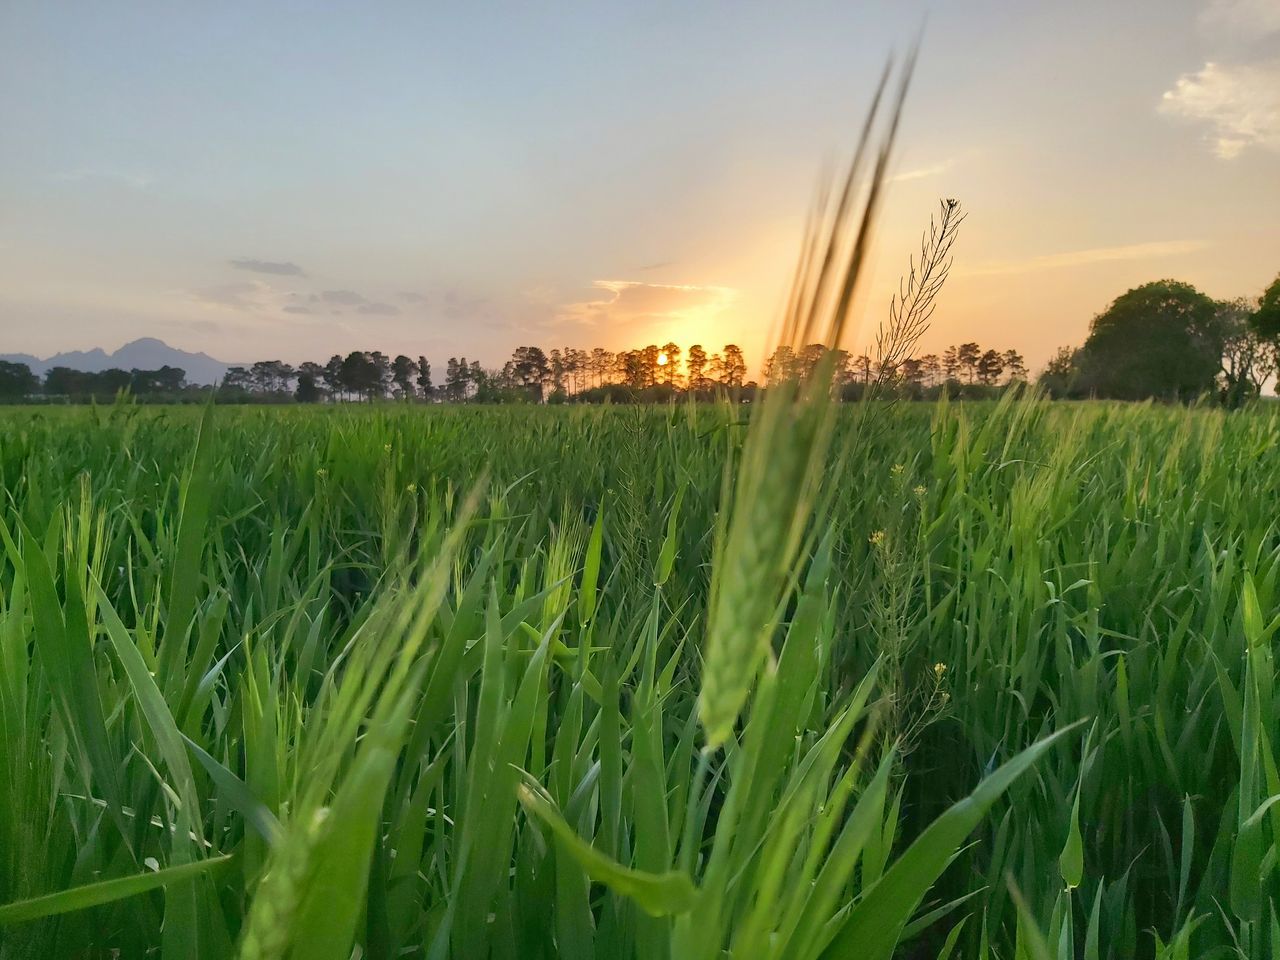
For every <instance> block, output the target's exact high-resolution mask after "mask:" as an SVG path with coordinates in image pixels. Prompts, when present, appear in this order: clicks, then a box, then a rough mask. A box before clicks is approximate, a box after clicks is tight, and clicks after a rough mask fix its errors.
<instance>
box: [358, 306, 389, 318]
mask: <svg viewBox="0 0 1280 960" xmlns="http://www.w3.org/2000/svg"><path fill="white" fill-rule="evenodd" d="M356 313H364V314H368V315H369V316H374V317H394V316H398V315H399V313H400V308H399V307H397V306H396V305H395V304H393V303H362V304H360V306H358V307H356Z"/></svg>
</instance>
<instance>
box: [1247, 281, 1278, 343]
mask: <svg viewBox="0 0 1280 960" xmlns="http://www.w3.org/2000/svg"><path fill="white" fill-rule="evenodd" d="M1250 325H1251V326H1252V327H1253V330H1254V332H1255V333H1256V334H1257V335H1258V336H1260V337H1261V338H1262V339H1263V340H1269V341H1271V342H1272V343H1274V344H1280V276H1277V277H1276V278H1275V280H1273V281H1272V282H1271V286H1269V287H1267V289H1266V290H1265V291H1264V292H1263V294H1262V297H1261V299H1260V300H1259V301H1258V309H1257V310H1255V311H1254V313H1253V318H1252V319H1251V320H1250Z"/></svg>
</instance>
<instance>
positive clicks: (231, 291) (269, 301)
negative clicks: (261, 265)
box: [190, 280, 275, 311]
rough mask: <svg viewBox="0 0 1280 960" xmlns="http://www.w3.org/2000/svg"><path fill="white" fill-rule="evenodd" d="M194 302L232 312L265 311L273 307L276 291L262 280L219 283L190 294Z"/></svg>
mask: <svg viewBox="0 0 1280 960" xmlns="http://www.w3.org/2000/svg"><path fill="white" fill-rule="evenodd" d="M190 296H191V299H192V300H195V301H196V302H197V303H202V304H204V305H205V306H211V307H227V308H230V309H232V310H254V311H256V310H264V309H269V308H271V307H273V306H274V305H275V304H274V300H275V291H274V290H273V289H272V288H271V287H270V286H269V285H268V284H266V283H263V282H262V281H261V280H241V281H237V282H236V283H219V284H215V285H214V286H211V287H201V288H200V289H198V290H192V291H191V292H190Z"/></svg>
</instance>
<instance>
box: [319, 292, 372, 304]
mask: <svg viewBox="0 0 1280 960" xmlns="http://www.w3.org/2000/svg"><path fill="white" fill-rule="evenodd" d="M312 299H313V300H316V299H318V300H319V301H320V302H322V303H327V304H329V305H331V306H334V307H359V306H362V305H363V304H366V303H368V302H369V299H368V298H367V297H365V296H363V295H361V294H359V293H356V292H355V291H354V290H324V291H322V292H321V293H318V294H315V295H313V296H312Z"/></svg>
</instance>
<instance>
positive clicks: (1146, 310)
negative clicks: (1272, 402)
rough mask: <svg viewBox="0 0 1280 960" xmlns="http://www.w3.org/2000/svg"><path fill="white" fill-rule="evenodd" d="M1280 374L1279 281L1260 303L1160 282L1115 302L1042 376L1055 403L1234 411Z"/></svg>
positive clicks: (1118, 298)
mask: <svg viewBox="0 0 1280 960" xmlns="http://www.w3.org/2000/svg"><path fill="white" fill-rule="evenodd" d="M1278 369H1280V276H1277V277H1276V279H1275V281H1274V282H1272V284H1271V285H1270V286H1269V287H1268V288H1267V289H1266V290H1265V291H1263V293H1262V295H1261V296H1259V297H1256V298H1250V297H1240V298H1237V299H1234V300H1214V299H1213V298H1211V297H1209V296H1208V295H1207V294H1205V293H1202V292H1201V291H1200V290H1197V289H1196V288H1195V287H1194V286H1192V285H1191V284H1189V283H1182V282H1180V281H1177V280H1159V281H1156V282H1154V283H1147V284H1143V285H1142V286H1140V287H1135V288H1134V289H1132V290H1130V291H1128V292H1127V293H1125V294H1123V295H1121V296H1120V297H1117V298H1116V300H1115V301H1114V302H1113V303H1112V304H1111V305H1110V306H1109V307H1108V308H1107V309H1106V310H1105V311H1103V312H1102V313H1101V314H1099V315H1098V316H1097V317H1095V318H1094V320H1093V323H1092V324H1091V325H1090V328H1089V336H1088V339H1086V340H1085V342H1084V344H1083V345H1082V346H1079V347H1074V348H1073V347H1063V348H1061V349H1060V350H1059V351H1058V352H1057V354H1056V355H1055V356H1054V357H1053V358H1052V359H1051V360H1050V361H1049V364H1048V365H1047V366H1046V368H1045V370H1044V372H1043V373H1042V374H1041V375H1040V383H1041V384H1042V385H1043V386H1044V387H1045V388H1046V389H1047V390H1048V392H1049V393H1050V395H1052V396H1055V397H1068V398H1083V397H1102V398H1112V399H1119V400H1144V399H1148V398H1154V399H1161V400H1183V401H1185V400H1191V399H1195V398H1198V397H1203V396H1211V397H1215V398H1216V399H1217V400H1219V401H1220V402H1221V403H1223V404H1224V405H1226V406H1228V407H1237V406H1240V405H1241V404H1243V403H1245V402H1247V401H1249V400H1252V399H1255V398H1257V397H1259V396H1261V394H1262V391H1263V389H1264V387H1265V386H1266V385H1267V383H1268V382H1269V381H1270V380H1271V378H1273V377H1274V376H1275V375H1276V373H1277V370H1278Z"/></svg>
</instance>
